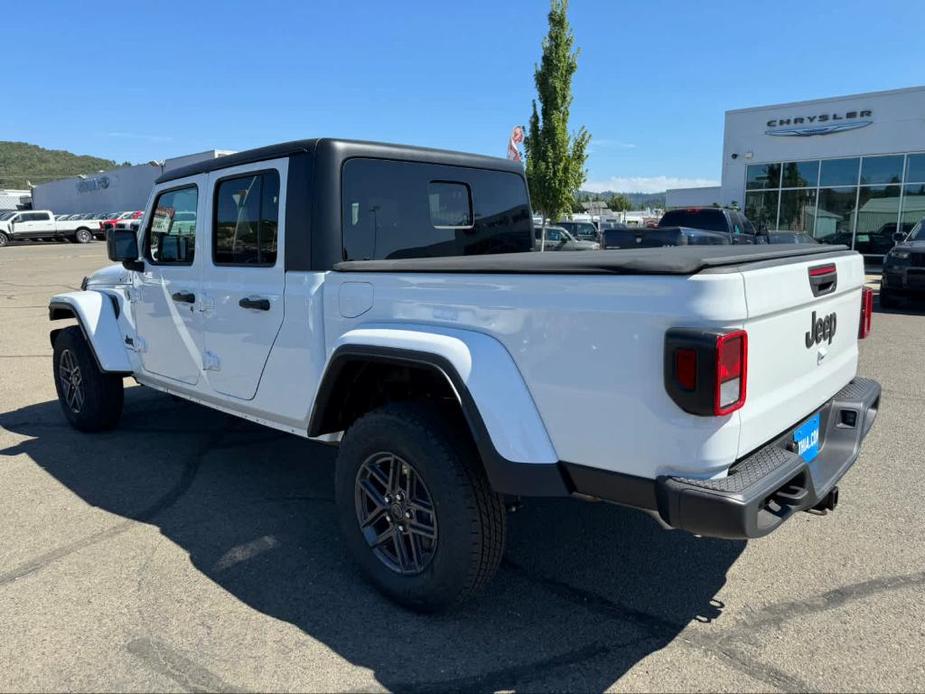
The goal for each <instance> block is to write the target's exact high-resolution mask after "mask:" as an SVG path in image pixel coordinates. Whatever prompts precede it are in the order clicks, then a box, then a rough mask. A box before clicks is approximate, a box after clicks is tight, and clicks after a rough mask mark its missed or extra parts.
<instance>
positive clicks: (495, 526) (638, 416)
mask: <svg viewBox="0 0 925 694" xmlns="http://www.w3.org/2000/svg"><path fill="white" fill-rule="evenodd" d="M533 233H534V230H533V222H532V219H531V210H530V202H529V196H528V192H527V186H526V181H525V179H524V174H523V169H522V167H521V165H520V164H517V163H514V162H508V161H505V160H499V159H494V158H488V157H481V156H475V155H466V154H459V153H454V152H443V151H436V150H427V149H419V148H414V147H402V146H394V145H382V144H374V143H362V142H351V141H344V140H329V139H318V140H304V141H298V142H291V143H285V144H281V145H276V146H272V147H266V148H262V149H257V150H252V151H248V152H240V153H237V154H233V155H229V156H226V157H222V158H221V159H215V160H208V161H205V162H200V163H197V164H194V165H191V166H189V167H185V168H177V169H174V170H172V171H169V172H167V173H165V174H164V175H163V176H161V178H159V179H158V181H157V183H156V185H155V188H154V190H153V192H152V194H151V197H150V200H149V202H148V205H147V209H146V210H145V214H144V217H143V218H142V223H141V225H140V226H139V228H138V229H137V230H134V229H116V230H114V231H113V232H112V233H111V234H110V236H109V239H108V249H109V255H110V258H111V259H113V260H116V261H118V262H120V263H121V264H119V265H114V266H112V267H109V268H105V269H103V270H100V271H99V272H97V273H95V274H94V275H92V276H91V277H89V278H86V279H85V280H84V283H83V285H82V286H83V287H84V291H80V292H69V293H64V294H59V295H57V296H55V297H53V298H52V300H51V303H50V308H49V312H50V318H51V319H52V320H58V319H65V318H73V319H76V321H77V325H76V326H72V327H67V328H64V329H55V330H53V331H52V333H51V342H52V345H53V347H54V361H53V365H54V370H53V373H54V378H55V383H56V387H57V390H58V395H59V399H60V401H61V406H62V410H63V412H64V415H65V416H66V417H67V419H68V420H69V421H70V422H71V424H72V425H73V426H75V427H76V428H78V429H80V430H83V431H97V430H102V429H107V428H111V427H113V426H116V424H117V423H118V420H119V416H120V413H121V410H122V406H123V378H124V377H126V376H131V377H133V378H134V379H135V380H136V381H138V382H139V383H141V384H143V385H145V386H148V387H151V388H154V389H158V390H161V391H164V392H167V393H171V394H174V395H176V396H179V397H181V398H186V399H189V400H191V401H194V402H197V403H201V404H203V405H205V406H207V407H212V408H215V409H218V410H221V411H224V412H228V413H231V414H234V415H237V416H240V417H243V418H246V419H249V420H252V421H254V422H258V423H260V424H264V425H267V426H270V427H274V428H277V429H280V430H283V431H287V432H290V433H293V434H295V435H298V436H303V437H308V438H314V439H317V440H319V441H324V442H327V443H337V444H339V445H340V451H339V455H338V462H337V471H336V492H335V494H336V505H337V515H338V518H339V521H340V524H341V528H342V531H343V536H344V539H345V542H346V543H347V545H348V546H349V548H350V550H351V552H352V553H353V555H354V557H355V558H356V560H357V561H358V563H359V564H360V566H361V567H362V568H363V570H364V572H365V573H366V575H367V576H368V577H369V578H370V580H371V581H372V582H373V583H374V584H375V585H376V586H377V587H378V588H379V589H380V590H382V591H383V592H384V593H385V594H387V595H389V596H390V597H392V598H393V599H395V600H397V601H399V602H401V603H402V604H404V605H407V606H409V607H412V608H415V609H422V610H435V609H440V608H444V607H446V606H449V605H452V604H455V603H457V602H459V601H460V600H461V599H463V598H465V597H466V596H468V595H470V594H472V593H473V592H475V591H476V590H478V589H479V588H480V587H482V586H483V585H484V584H485V583H486V582H487V581H488V580H489V579H490V578H491V576H492V575H493V574H494V572H495V569H496V568H497V566H498V563H499V561H500V558H501V553H502V550H503V546H504V537H505V529H506V520H505V508H506V505H507V503H508V502H509V501H510V500H511V499H512V498H516V497H529V496H560V497H567V496H571V497H574V498H580V499H589V498H590V499H603V500H607V501H610V502H614V503H617V504H622V505H626V506H630V507H634V508H637V509H640V510H642V511H645V512H647V513H649V514H651V515H653V516H655V517H656V518H657V519H658V520H659V521H660V522H661V523H662V524H664V525H666V526H670V527H673V528H679V529H683V530H687V531H690V532H693V533H698V534H701V535H707V536H714V537H721V538H754V537H761V536H763V535H767V534H768V533H770V532H771V531H772V530H774V529H775V528H777V527H779V526H780V525H781V524H782V523H783V522H785V521H786V520H787V519H788V518H790V517H792V516H793V515H794V514H795V513H797V512H799V511H804V510H810V509H814V508H815V509H819V510H824V509H829V510H830V509H834V507H835V505H836V503H837V501H838V487H837V486H836V485H837V484H838V481H839V479H840V478H841V477H842V476H843V475H844V474H845V473H846V472H847V470H848V469H849V468H850V467H851V465H852V464H853V463H854V462H855V460H856V459H857V457H858V455H859V451H860V447H861V443H862V441H863V439H864V437H865V436H866V435H867V433H868V431H869V430H870V428H871V426H872V425H873V422H874V419H875V417H876V414H877V409H878V406H879V400H880V387H879V385H878V384H877V383H875V382H874V381H871V380H868V379H864V378H859V377H858V376H857V368H858V338H859V337H864V336H866V334H867V332H868V331H869V329H870V317H871V310H872V303H871V295H870V292H869V290H866V289H864V288H863V283H864V267H863V261H862V258H861V256H860V255H858V254H857V253H855V252H852V251H850V250H848V249H846V248H843V247H827V246H821V245H820V246H808V245H807V246H769V245H764V246H753V245H749V246H735V245H726V246H688V247H675V248H657V249H656V248H652V249H642V250H627V251H595V252H587V253H535V252H531V251H532V248H533V245H534V244H533ZM607 546H608V541H607V538H601V547H602V551H606V547H607ZM827 560H828V558H827V557H826V556H818V557H810V556H805V557H803V558H802V561H805V562H826V561H827Z"/></svg>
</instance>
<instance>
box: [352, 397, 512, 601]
mask: <svg viewBox="0 0 925 694" xmlns="http://www.w3.org/2000/svg"><path fill="white" fill-rule="evenodd" d="M382 452H386V453H391V454H394V455H395V456H398V457H399V458H400V459H401V460H403V461H407V462H408V463H409V464H410V465H411V466H412V467H413V468H414V471H415V472H416V474H417V475H418V477H419V479H420V480H421V481H422V482H423V483H424V484H425V485H426V488H427V491H428V492H429V495H430V497H431V498H432V501H433V508H434V512H435V518H436V523H435V525H436V542H435V546H434V547H433V550H432V555H431V557H430V559H429V562H428V563H427V564H426V566H425V567H424V568H423V569H422V570H421V571H420V572H419V573H416V574H412V575H407V574H401V573H398V572H397V571H395V570H394V569H393V568H390V567H389V566H387V565H386V563H384V562H383V561H382V560H381V559H380V557H378V556H377V555H376V554H375V553H374V550H373V549H372V548H371V547H370V545H369V544H368V542H367V540H366V539H365V538H364V535H363V533H362V531H361V529H360V521H359V511H358V502H357V496H356V495H357V492H356V490H357V485H358V474H359V472H360V470H361V468H362V467H363V466H364V464H365V463H366V462H367V461H368V460H369V459H370V458H371V457H372V456H375V455H378V454H381V453H382ZM335 500H336V504H337V516H338V520H339V522H340V526H341V532H342V534H343V536H344V540H345V542H346V544H347V546H348V548H349V550H350V552H351V554H352V555H353V556H354V558H355V559H356V561H357V562H358V563H359V565H360V567H361V569H362V570H363V572H364V573H365V575H366V576H367V578H368V579H369V580H370V581H371V582H372V584H373V585H375V586H376V587H377V588H378V589H379V590H380V591H381V592H382V593H384V594H385V595H386V596H388V597H389V598H391V599H392V600H395V601H396V602H398V603H399V604H401V605H403V606H405V607H408V608H410V609H413V610H416V611H420V612H435V611H438V610H443V609H447V608H451V607H453V606H455V605H457V604H459V603H461V602H463V601H464V600H466V599H467V598H469V597H471V596H472V595H474V594H476V593H478V592H479V591H480V590H481V589H482V588H483V587H484V586H485V585H486V584H487V583H488V582H489V581H490V580H491V578H492V577H493V576H494V574H495V572H496V570H497V568H498V564H499V563H500V561H501V555H502V553H503V551H504V537H505V529H506V517H505V508H504V504H503V500H502V498H501V496H500V495H498V494H496V493H495V492H494V491H493V490H492V489H491V486H490V485H489V482H488V479H487V477H486V476H485V471H484V468H483V467H482V464H481V461H480V460H479V457H478V452H477V450H476V448H475V445H474V443H473V441H472V439H471V436H470V434H469V431H468V429H467V428H466V427H465V422H464V421H463V420H462V417H461V416H460V414H459V413H458V411H453V410H452V409H444V408H441V407H438V406H435V405H434V404H433V403H429V404H424V403H418V402H407V403H393V404H389V405H386V406H384V407H381V408H379V409H377V410H374V411H372V412H370V413H368V414H366V415H364V416H363V417H360V418H359V419H358V420H357V421H356V422H355V423H354V424H353V425H352V426H351V427H350V428H349V430H348V431H347V432H346V434H345V436H344V439H343V441H342V443H341V446H340V453H339V454H338V458H337V470H336V474H335Z"/></svg>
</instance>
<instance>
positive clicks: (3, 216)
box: [0, 210, 16, 222]
mask: <svg viewBox="0 0 925 694" xmlns="http://www.w3.org/2000/svg"><path fill="white" fill-rule="evenodd" d="M14 214H16V211H15V210H13V211H12V212H4V213H3V214H0V222H5V221H6V220H8V219H9V218H10V217H12V216H13V215H14Z"/></svg>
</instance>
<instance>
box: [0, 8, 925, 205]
mask: <svg viewBox="0 0 925 694" xmlns="http://www.w3.org/2000/svg"><path fill="white" fill-rule="evenodd" d="M547 7H548V5H547V4H546V2H545V1H544V0H506V1H504V2H501V1H499V0H492V1H491V2H485V1H483V0H467V1H466V2H456V3H449V2H435V1H433V0H431V1H429V2H428V1H418V0H406V1H404V2H371V1H370V2H366V1H365V0H364V1H361V0H354V1H353V2H349V1H341V2H335V1H329V0H304V1H294V2H283V1H276V0H262V1H261V2H254V1H253V0H251V1H250V2H237V1H235V0H229V1H227V2H222V3H217V2H209V3H205V2H203V3H199V2H196V1H195V0H187V1H186V2H169V1H164V2H153V1H149V2H142V1H133V2H124V1H121V2H107V1H105V0H94V1H93V2H83V3H76V2H73V0H69V1H67V2H42V1H41V0H36V1H35V2H33V3H27V4H25V5H21V7H20V10H21V12H22V13H23V14H24V15H25V16H28V22H24V23H23V24H21V25H15V26H12V27H9V26H8V27H7V31H5V32H4V46H3V59H2V63H0V64H2V66H3V72H4V79H3V83H4V89H3V94H2V96H0V103H2V104H3V108H0V139H3V140H22V141H26V142H32V143H35V144H39V145H42V146H44V147H50V148H56V149H68V150H70V151H73V152H77V153H80V154H93V155H97V156H104V157H108V158H111V159H115V160H117V161H123V160H129V161H133V162H139V161H148V160H150V159H163V158H165V157H170V156H177V155H181V154H187V153H190V152H195V151H201V150H204V149H212V148H218V149H236V150H237V149H246V148H249V147H254V146H259V145H263V144H269V143H272V142H279V141H283V140H287V139H295V138H300V137H314V136H319V135H324V136H339V137H356V138H363V139H373V140H384V141H391V142H401V143H409V144H419V145H425V146H434V147H445V148H451V149H459V150H465V151H473V152H481V153H486V154H495V155H498V156H503V155H504V151H505V145H506V141H507V137H508V135H509V133H510V129H511V127H512V126H513V125H515V124H518V123H526V121H527V119H528V116H529V112H530V100H531V99H532V98H533V96H534V86H533V67H534V64H535V63H536V62H537V61H538V59H539V55H540V41H541V39H542V37H543V34H544V33H545V28H546V11H547ZM569 14H570V18H571V21H572V27H573V30H574V33H575V37H576V43H577V45H578V46H579V47H580V48H581V51H582V52H581V57H580V59H579V69H578V74H577V75H576V78H575V83H574V92H575V99H574V104H573V109H572V125H573V126H578V125H582V124H583V125H585V126H586V127H587V128H588V129H589V130H590V132H591V134H592V137H593V140H592V145H591V154H590V159H589V162H588V183H587V185H586V187H588V188H592V189H593V188H598V189H600V188H609V189H618V190H624V191H643V192H646V191H654V190H662V189H664V188H665V186H666V185H668V186H674V185H693V184H696V183H708V182H710V181H716V180H717V179H718V178H719V175H720V158H721V147H722V129H723V112H724V111H725V110H727V109H730V108H742V107H747V106H758V105H762V104H770V103H778V102H784V101H797V100H801V99H809V98H819V97H825V96H836V95H840V94H851V93H856V92H863V91H873V90H883V89H894V88H898V87H908V86H915V85H920V84H923V83H925V67H923V66H925V60H923V58H925V49H923V46H925V41H923V39H922V27H923V26H925V2H916V1H914V0H907V1H906V2H893V1H891V0H879V1H878V2H870V0H866V1H865V2H860V1H857V0H840V1H839V2H835V0H828V1H827V2H812V1H810V0H802V1H791V0H765V1H764V2H760V3H759V2H754V1H752V0H744V1H743V0H738V1H729V2H726V1H718V0H717V1H708V0H703V1H698V2H693V1H690V0H683V1H682V0H676V1H673V2H672V1H668V0H638V1H636V0H632V1H631V0H626V1H621V0H610V1H607V0H594V1H592V0H571V5H570V12H569Z"/></svg>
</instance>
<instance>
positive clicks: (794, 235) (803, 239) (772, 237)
mask: <svg viewBox="0 0 925 694" xmlns="http://www.w3.org/2000/svg"><path fill="white" fill-rule="evenodd" d="M766 238H767V242H768V243H819V242H818V241H816V239H814V238H813V237H812V236H810V235H809V234H804V233H803V232H801V231H770V232H768V234H767V237H766Z"/></svg>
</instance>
